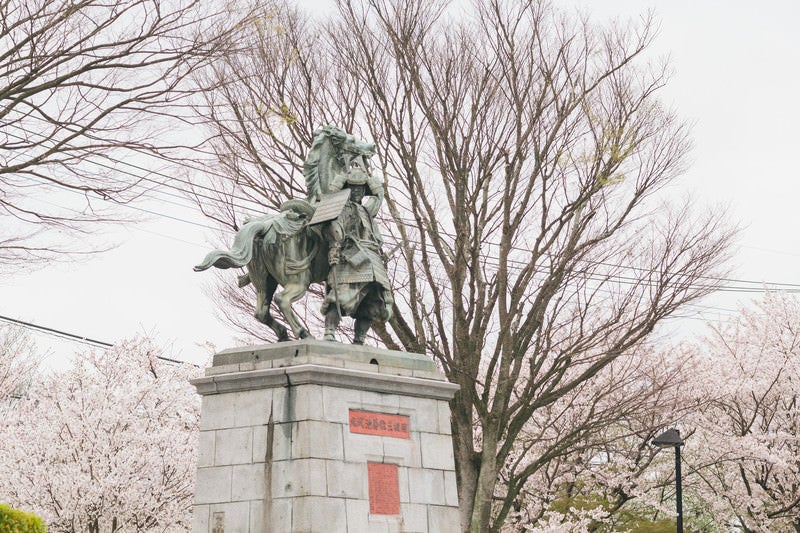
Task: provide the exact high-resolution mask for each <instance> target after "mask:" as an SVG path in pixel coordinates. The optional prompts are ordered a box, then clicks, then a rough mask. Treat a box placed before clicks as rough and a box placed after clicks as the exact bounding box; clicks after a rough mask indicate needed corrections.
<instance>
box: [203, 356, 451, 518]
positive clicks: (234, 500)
mask: <svg viewBox="0 0 800 533" xmlns="http://www.w3.org/2000/svg"><path fill="white" fill-rule="evenodd" d="M193 384H194V385H195V387H196V388H197V391H198V392H199V393H200V394H201V395H202V396H203V406H202V416H201V421H200V455H199V461H198V470H197V485H196V492H195V506H194V523H193V528H192V530H193V531H195V532H201V533H212V532H213V533H234V532H251V533H261V532H280V533H284V532H344V531H348V532H362V531H363V532H372V531H375V532H387V533H388V532H431V533H434V532H435V533H448V532H453V533H457V532H458V531H460V526H459V514H458V500H457V494H456V476H455V469H454V464H453V450H452V442H451V433H450V409H449V405H448V400H450V399H451V398H452V396H453V394H455V391H456V390H457V386H456V385H453V384H450V383H448V382H447V381H446V380H445V379H444V376H443V375H442V374H441V373H440V372H438V371H437V370H436V368H435V365H434V364H433V362H432V361H430V360H429V359H428V358H427V357H425V356H422V355H418V354H409V353H405V352H395V351H389V350H381V349H378V348H373V347H363V346H352V345H346V344H339V343H330V342H321V341H293V342H285V343H279V344H272V345H266V346H256V347H247V348H237V349H232V350H226V351H223V352H220V353H219V354H217V355H215V356H214V363H213V366H212V367H211V368H209V369H208V370H207V371H206V375H205V377H202V378H199V379H196V380H194V381H193Z"/></svg>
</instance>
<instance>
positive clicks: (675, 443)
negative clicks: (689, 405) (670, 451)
mask: <svg viewBox="0 0 800 533" xmlns="http://www.w3.org/2000/svg"><path fill="white" fill-rule="evenodd" d="M683 444H684V442H683V440H682V439H681V433H680V431H678V430H677V429H668V430H666V431H665V432H664V433H662V434H661V435H659V436H658V437H656V438H654V439H653V446H658V447H659V448H669V447H674V448H675V502H676V503H675V506H676V508H677V511H678V533H683V501H682V500H683V495H682V494H681V446H683Z"/></svg>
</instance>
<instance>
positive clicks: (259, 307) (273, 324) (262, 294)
mask: <svg viewBox="0 0 800 533" xmlns="http://www.w3.org/2000/svg"><path fill="white" fill-rule="evenodd" d="M277 287H278V282H277V281H275V278H273V277H272V276H267V278H266V284H265V286H264V287H263V288H258V289H257V290H256V293H257V295H258V301H257V302H256V315H255V316H256V318H257V319H258V321H259V322H261V323H263V324H266V325H267V326H269V327H270V329H272V331H274V332H275V334H276V335H277V336H278V341H281V342H282V341H288V340H289V332H288V331H287V330H286V328H285V327H284V325H283V324H281V323H280V322H278V321H277V320H275V318H274V317H273V316H272V314H271V313H270V312H269V306H270V305H271V304H272V296H273V295H274V294H275V289H277Z"/></svg>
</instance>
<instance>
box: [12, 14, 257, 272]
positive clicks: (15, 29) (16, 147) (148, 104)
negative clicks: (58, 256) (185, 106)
mask: <svg viewBox="0 0 800 533" xmlns="http://www.w3.org/2000/svg"><path fill="white" fill-rule="evenodd" d="M230 5H231V6H232V5H233V4H230ZM225 6H226V3H224V2H201V1H199V0H111V1H100V0H7V1H4V2H0V224H2V226H3V229H4V231H3V232H2V233H1V234H0V264H3V263H5V264H8V263H18V262H25V263H30V262H31V261H37V260H41V259H45V258H49V257H52V256H53V252H65V251H77V250H86V249H87V248H86V247H84V246H83V245H81V243H76V242H74V241H73V243H72V245H73V246H75V248H70V247H63V246H62V245H61V244H63V242H64V237H65V236H66V235H72V236H75V234H76V232H79V234H80V232H86V231H88V228H89V227H90V226H87V225H86V223H87V222H97V221H107V220H108V219H109V217H110V216H111V215H109V213H108V212H107V211H108V210H107V209H106V208H107V207H108V204H107V203H106V204H104V203H103V201H111V202H116V203H124V202H128V201H130V200H131V199H132V198H135V197H137V196H139V195H141V193H142V191H143V190H144V189H145V188H151V187H153V185H154V183H153V181H152V178H153V177H154V175H152V174H150V175H148V174H147V172H146V170H145V169H141V168H137V162H138V165H141V156H139V155H137V154H140V153H141V152H146V151H152V150H153V149H155V148H157V147H158V146H159V144H160V143H162V142H164V140H165V135H164V133H165V131H166V130H168V129H170V128H174V126H175V122H174V119H171V118H169V119H168V118H166V117H167V116H172V115H175V114H176V110H177V109H178V107H177V106H178V103H179V101H180V98H181V96H182V95H183V91H185V90H186V89H187V88H188V87H187V86H186V85H185V82H186V81H187V80H188V78H187V75H188V74H190V73H191V72H193V71H194V70H195V69H197V68H199V67H200V66H201V65H203V64H204V63H206V62H207V61H208V60H209V59H210V58H211V57H213V54H214V53H215V51H216V50H217V49H218V48H219V47H220V46H222V45H225V46H226V47H227V46H229V45H230V41H229V40H227V39H226V38H225V37H226V36H227V35H228V34H229V33H230V32H231V31H235V25H236V21H237V17H239V16H244V15H242V14H240V13H239V12H238V11H236V10H233V9H232V8H230V7H227V8H226V7H225ZM137 157H139V159H137ZM131 164H132V165H133V166H131ZM95 227H96V226H95ZM54 231H58V232H61V234H60V235H59V236H57V237H54V236H53V232H54ZM83 244H85V242H84V243H83Z"/></svg>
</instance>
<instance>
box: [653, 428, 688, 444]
mask: <svg viewBox="0 0 800 533" xmlns="http://www.w3.org/2000/svg"><path fill="white" fill-rule="evenodd" d="M683 445H684V442H683V439H681V433H680V431H678V430H677V429H674V428H673V429H668V430H666V431H665V432H664V433H662V434H661V435H659V436H658V437H656V438H654V439H653V446H659V447H661V448H672V447H673V446H683Z"/></svg>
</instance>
